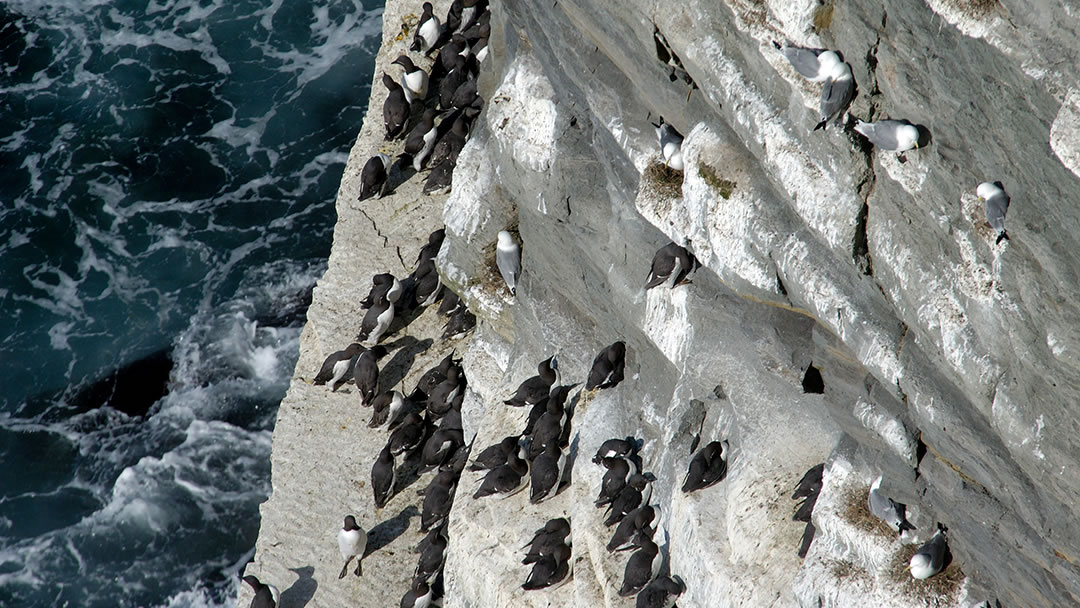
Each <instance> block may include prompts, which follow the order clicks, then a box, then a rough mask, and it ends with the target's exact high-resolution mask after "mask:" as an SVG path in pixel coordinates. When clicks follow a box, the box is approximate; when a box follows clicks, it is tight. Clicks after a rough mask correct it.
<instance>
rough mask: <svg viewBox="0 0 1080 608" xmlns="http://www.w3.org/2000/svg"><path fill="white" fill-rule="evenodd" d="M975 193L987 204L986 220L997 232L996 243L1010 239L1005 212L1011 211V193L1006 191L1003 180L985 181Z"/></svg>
mask: <svg viewBox="0 0 1080 608" xmlns="http://www.w3.org/2000/svg"><path fill="white" fill-rule="evenodd" d="M975 194H976V195H978V197H979V200H980V201H983V203H984V204H985V209H986V221H987V222H989V223H990V227H991V228H993V229H994V230H995V231H996V232H997V240H996V241H994V244H995V245H997V244H998V243H1000V242H1001V241H1007V240H1009V233H1008V232H1005V214H1006V213H1008V211H1009V195H1008V194H1006V193H1005V186H1003V185H1002V184H1001V182H983V183H981V184H979V187H978V188H976V189H975Z"/></svg>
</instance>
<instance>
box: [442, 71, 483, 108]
mask: <svg viewBox="0 0 1080 608" xmlns="http://www.w3.org/2000/svg"><path fill="white" fill-rule="evenodd" d="M478 84H479V80H478V79H476V78H469V79H468V80H466V81H465V82H463V83H461V86H459V87H458V88H457V90H456V91H454V97H453V99H451V100H450V107H452V108H454V109H457V110H465V109H468V108H472V109H474V110H478V109H480V108H482V107H483V105H484V100H483V98H481V97H480V93H479V91H477V89H476V87H477V85H478Z"/></svg>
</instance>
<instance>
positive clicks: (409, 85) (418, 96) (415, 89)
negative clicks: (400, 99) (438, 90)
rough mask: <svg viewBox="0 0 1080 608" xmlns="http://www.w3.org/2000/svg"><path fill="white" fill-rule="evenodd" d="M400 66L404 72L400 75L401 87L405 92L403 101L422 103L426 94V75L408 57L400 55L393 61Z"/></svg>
mask: <svg viewBox="0 0 1080 608" xmlns="http://www.w3.org/2000/svg"><path fill="white" fill-rule="evenodd" d="M393 63H394V64H395V65H400V66H401V67H402V69H403V70H405V72H404V73H403V74H402V75H401V86H402V88H403V89H404V90H405V101H406V102H408V103H410V104H412V103H414V102H420V103H423V101H424V99H425V98H426V97H427V93H428V74H427V72H425V71H424V70H422V69H420V68H418V67H416V64H414V63H413V60H412V59H409V56H408V55H401V56H400V57H398V58H397V59H395V60H394V61H393Z"/></svg>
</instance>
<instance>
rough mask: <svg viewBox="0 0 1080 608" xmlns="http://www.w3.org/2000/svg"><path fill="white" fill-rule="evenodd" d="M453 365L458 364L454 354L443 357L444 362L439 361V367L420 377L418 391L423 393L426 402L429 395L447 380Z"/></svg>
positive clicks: (417, 383) (417, 385) (417, 384)
mask: <svg viewBox="0 0 1080 608" xmlns="http://www.w3.org/2000/svg"><path fill="white" fill-rule="evenodd" d="M453 365H457V364H456V363H455V362H454V353H450V354H449V355H446V356H445V357H443V360H442V361H439V364H438V365H436V366H435V367H433V368H431V369H429V370H427V371H426V372H424V375H423V376H420V380H418V381H417V382H416V390H417V391H420V392H421V393H423V400H424V401H427V398H428V395H430V394H431V392H432V391H434V390H435V387H437V386H439V385H440V384H442V382H443V380H446V375H447V373H449V371H450V367H451V366H453Z"/></svg>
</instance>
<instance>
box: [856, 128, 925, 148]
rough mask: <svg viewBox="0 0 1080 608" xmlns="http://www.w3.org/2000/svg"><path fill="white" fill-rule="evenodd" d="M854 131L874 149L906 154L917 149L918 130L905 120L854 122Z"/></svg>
mask: <svg viewBox="0 0 1080 608" xmlns="http://www.w3.org/2000/svg"><path fill="white" fill-rule="evenodd" d="M855 130H856V131H858V132H859V133H860V134H862V135H863V136H864V137H866V139H868V140H870V143H872V144H874V146H875V147H877V148H881V149H882V150H888V151H889V152H906V151H907V150H910V149H912V148H918V147H919V128H918V127H916V126H915V125H913V124H911V123H910V122H909V121H906V120H879V121H878V122H863V121H861V120H856V121H855Z"/></svg>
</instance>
